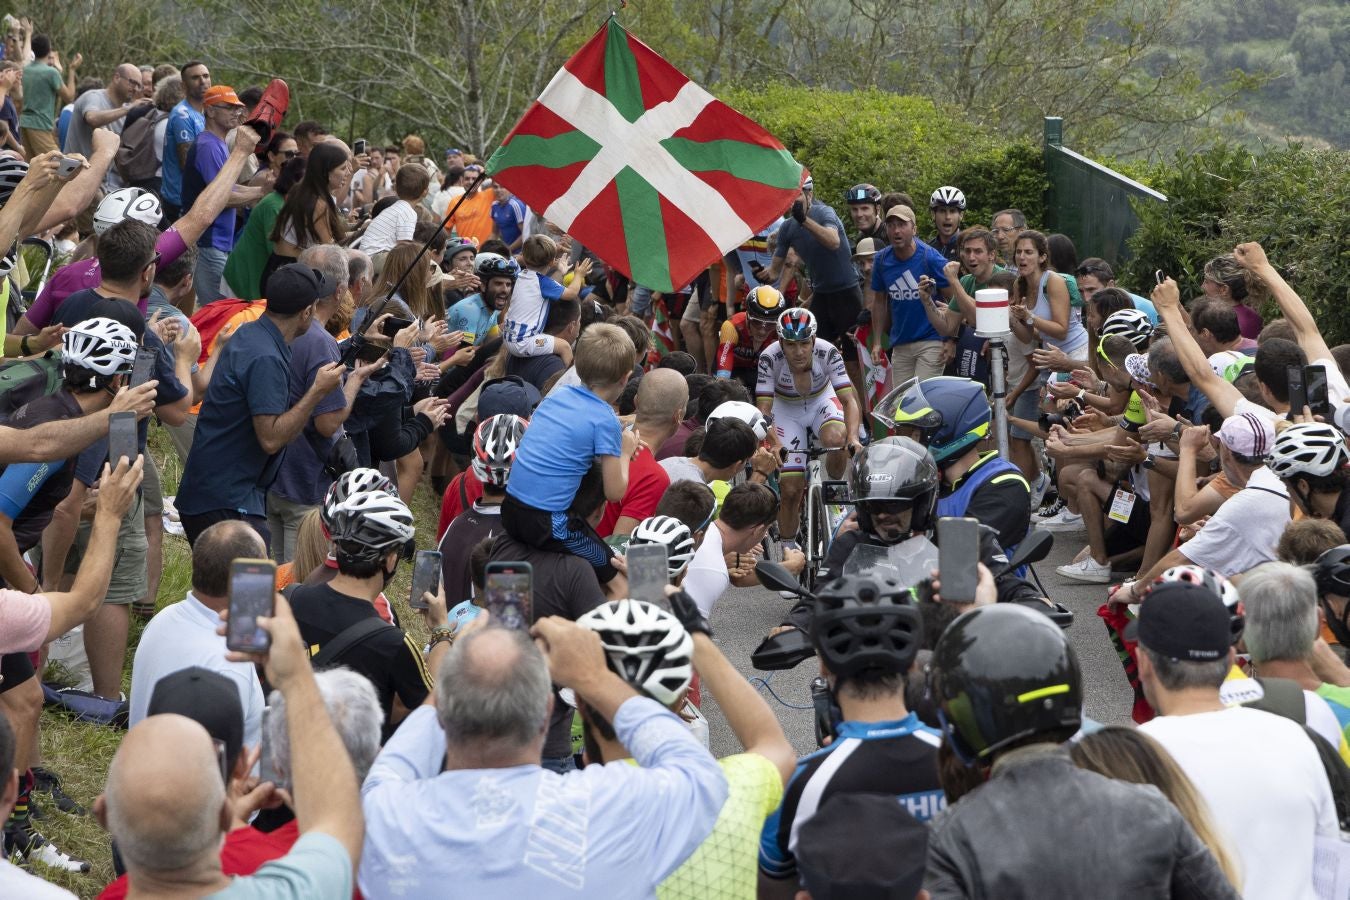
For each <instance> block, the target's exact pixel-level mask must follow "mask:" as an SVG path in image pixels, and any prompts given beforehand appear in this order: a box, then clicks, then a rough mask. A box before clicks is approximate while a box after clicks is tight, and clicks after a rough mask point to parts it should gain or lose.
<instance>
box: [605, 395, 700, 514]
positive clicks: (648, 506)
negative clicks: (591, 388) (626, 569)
mask: <svg viewBox="0 0 1350 900" xmlns="http://www.w3.org/2000/svg"><path fill="white" fill-rule="evenodd" d="M688 402H689V385H688V383H687V382H686V381H685V380H684V376H683V375H681V374H680V373H679V372H676V371H675V370H674V369H653V370H652V371H650V372H648V373H647V374H645V375H643V376H642V383H641V384H639V385H638V391H637V398H636V401H635V403H636V409H637V412H636V414H635V416H634V420H635V421H636V423H637V430H638V440H639V441H640V442H641V443H642V447H641V448H640V449H639V450H638V452H637V454H636V455H635V456H634V457H633V461H632V463H630V464H629V467H628V492H627V493H626V494H624V495H623V499H622V500H620V501H619V502H617V503H607V504H605V514H604V515H603V516H602V517H601V519H600V526H599V527H598V528H596V533H598V534H599V535H600V536H601V537H605V538H607V537H610V536H611V535H625V534H632V533H633V529H634V528H636V527H637V523H639V522H641V521H642V520H643V519H645V518H647V517H648V516H653V515H655V514H656V505H657V504H658V503H660V502H661V495H662V494H664V493H665V492H666V488H668V487H670V475H668V474H667V473H666V470H665V469H663V468H661V464H660V463H658V462H657V461H656V449H657V448H658V447H660V446H661V445H662V444H664V443H665V442H666V441H667V440H669V439H670V436H671V435H672V434H674V433H675V429H677V428H679V427H680V423H681V422H682V421H684V407H685V405H686V404H687V403H688Z"/></svg>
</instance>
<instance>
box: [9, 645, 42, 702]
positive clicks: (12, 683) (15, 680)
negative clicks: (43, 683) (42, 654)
mask: <svg viewBox="0 0 1350 900" xmlns="http://www.w3.org/2000/svg"><path fill="white" fill-rule="evenodd" d="M35 674H37V670H36V669H34V668H33V660H32V659H31V658H29V656H28V654H27V653H6V654H5V655H4V656H0V676H3V677H4V679H5V680H4V681H2V682H0V694H3V693H4V692H5V691H8V690H12V689H14V688H16V687H18V686H19V685H21V684H23V683H24V682H26V681H27V680H28V679H30V678H32V677H33V676H34V675H35Z"/></svg>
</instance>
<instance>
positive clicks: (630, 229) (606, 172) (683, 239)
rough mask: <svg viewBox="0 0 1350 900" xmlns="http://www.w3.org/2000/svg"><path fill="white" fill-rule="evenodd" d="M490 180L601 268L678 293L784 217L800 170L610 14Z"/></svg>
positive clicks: (493, 162) (511, 138)
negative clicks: (565, 234) (572, 241)
mask: <svg viewBox="0 0 1350 900" xmlns="http://www.w3.org/2000/svg"><path fill="white" fill-rule="evenodd" d="M488 172H489V173H490V174H491V175H492V176H493V177H494V178H496V179H497V180H498V181H500V182H501V183H502V184H503V185H505V186H506V187H507V188H508V189H510V191H511V192H512V193H513V194H515V195H516V196H518V197H520V198H521V199H522V200H524V201H525V202H526V203H528V204H529V205H530V207H531V208H532V209H534V210H537V211H541V212H542V213H543V215H544V217H545V218H547V219H548V220H549V221H551V222H552V223H554V224H555V225H557V226H559V227H560V228H562V229H563V230H564V231H566V232H568V233H569V234H571V235H572V237H574V238H575V239H577V240H578V241H580V242H581V243H582V244H584V245H585V246H586V247H588V248H589V249H591V250H593V251H594V252H595V253H596V254H598V255H599V256H600V258H602V259H603V260H605V262H606V263H608V264H609V265H611V266H613V267H614V268H616V269H618V270H619V271H621V272H625V273H627V274H628V275H629V277H631V278H632V279H633V280H634V281H635V282H637V283H638V284H641V285H645V286H646V287H649V288H652V289H653V290H658V291H671V290H675V289H678V288H681V287H683V286H684V285H686V284H688V283H689V282H691V281H692V280H693V279H694V278H695V277H697V276H698V274H699V272H701V271H702V270H703V269H704V268H706V267H707V266H708V265H710V264H711V263H713V262H715V261H716V260H717V259H718V258H720V257H721V256H722V255H723V254H724V253H726V252H727V251H729V250H733V249H735V248H736V247H738V246H740V244H741V243H742V242H744V241H745V240H746V239H747V238H749V237H750V236H751V235H753V234H755V233H757V232H758V231H760V230H761V229H762V228H764V227H765V226H766V225H768V224H769V223H770V222H771V221H773V220H774V219H775V218H777V217H778V216H779V215H781V214H782V213H783V211H784V210H785V209H786V208H787V207H788V206H789V205H790V204H791V203H792V201H793V200H794V199H795V197H796V196H797V190H798V188H799V186H800V185H801V182H802V167H801V165H800V164H799V163H798V162H797V161H796V160H794V159H793V158H792V155H791V154H790V153H788V152H787V150H786V149H784V147H783V145H782V144H781V143H779V142H778V141H777V140H776V139H775V138H774V137H773V135H771V134H769V133H768V132H767V131H765V130H764V129H763V128H761V127H759V125H757V124H755V123H754V122H752V121H751V120H750V119H747V118H746V117H745V116H743V115H741V114H740V113H738V112H736V111H735V110H734V109H732V108H731V107H729V106H727V105H726V104H724V103H722V102H721V101H720V100H718V99H717V98H716V97H714V96H713V95H712V94H709V93H708V92H707V91H705V90H704V89H703V88H701V87H699V86H698V85H697V84H695V83H694V82H692V81H690V80H689V78H688V77H686V76H685V75H684V74H683V73H682V72H680V71H679V70H678V69H676V68H675V67H674V66H672V65H671V64H670V63H668V62H666V61H665V60H664V59H662V58H661V56H660V55H658V54H657V53H656V52H655V51H653V50H652V49H651V48H650V47H648V46H647V45H646V44H644V43H642V42H641V41H639V40H637V39H636V38H634V37H633V36H632V35H631V34H629V33H628V32H627V31H625V30H624V29H623V27H622V26H620V25H619V23H618V22H617V21H615V20H614V18H612V17H611V18H610V19H609V20H608V21H607V22H606V23H605V25H604V26H603V27H601V29H600V30H599V31H598V32H597V33H596V35H595V37H593V38H591V39H590V41H588V42H587V43H586V45H585V46H583V47H582V48H581V49H580V50H578V51H577V53H576V55H574V56H573V57H572V58H571V59H569V60H568V61H567V62H566V63H565V64H564V65H563V67H562V68H561V69H560V70H559V71H558V74H557V75H555V76H553V80H552V81H551V82H549V84H548V87H546V88H545V89H544V92H543V93H542V94H540V95H539V99H538V100H536V101H535V102H534V103H533V104H531V105H530V108H529V109H527V110H526V111H525V115H523V116H521V119H520V121H519V122H517V123H516V127H515V128H514V129H512V131H511V134H510V135H508V136H507V138H506V141H505V143H503V144H502V146H501V147H500V148H499V149H498V150H497V152H496V153H494V154H493V155H492V158H491V159H490V160H489V161H488Z"/></svg>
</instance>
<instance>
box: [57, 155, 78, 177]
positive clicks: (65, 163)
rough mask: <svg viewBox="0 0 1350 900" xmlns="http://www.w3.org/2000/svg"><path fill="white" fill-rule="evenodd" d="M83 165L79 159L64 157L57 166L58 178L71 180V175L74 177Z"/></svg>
mask: <svg viewBox="0 0 1350 900" xmlns="http://www.w3.org/2000/svg"><path fill="white" fill-rule="evenodd" d="M82 165H84V164H83V163H81V162H80V161H79V160H78V159H74V158H73V157H69V156H63V157H61V161H60V162H59V163H57V164H56V176H57V177H58V178H69V177H70V176H71V175H74V174H75V172H76V171H77V170H78V169H79V168H80V166H82Z"/></svg>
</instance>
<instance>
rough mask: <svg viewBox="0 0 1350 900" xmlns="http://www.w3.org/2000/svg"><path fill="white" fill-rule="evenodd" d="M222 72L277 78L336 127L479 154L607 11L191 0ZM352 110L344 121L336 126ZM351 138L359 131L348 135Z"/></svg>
mask: <svg viewBox="0 0 1350 900" xmlns="http://www.w3.org/2000/svg"><path fill="white" fill-rule="evenodd" d="M195 2H196V4H197V8H198V11H199V12H200V13H201V14H202V18H203V19H204V20H205V21H209V22H211V23H212V26H211V27H212V29H213V32H212V34H211V40H210V47H211V49H212V51H213V52H214V53H215V55H216V57H217V59H218V61H219V63H220V64H221V65H223V66H224V67H225V68H226V69H228V70H233V71H234V72H237V73H241V74H244V75H247V76H251V77H253V78H255V79H257V80H259V81H262V80H265V79H267V78H270V77H272V76H274V75H278V76H281V77H284V78H285V79H286V80H287V81H288V82H289V83H290V85H291V87H292V89H293V94H292V96H293V97H296V98H298V100H299V102H301V103H303V104H304V115H305V116H306V117H317V118H321V119H323V120H324V121H325V122H326V124H328V125H329V127H330V128H333V129H335V130H338V131H339V133H341V132H342V131H344V130H349V131H352V132H355V131H356V130H358V129H357V126H358V125H359V126H360V127H361V128H365V129H369V130H370V131H371V132H372V133H375V134H382V135H384V136H385V137H388V138H397V137H400V136H401V134H402V133H403V132H405V131H417V132H419V133H420V134H422V135H423V136H424V137H426V138H427V139H428V141H434V140H443V141H449V142H450V143H453V144H455V145H456V146H460V147H464V148H467V149H470V150H472V151H473V152H475V153H478V154H480V155H484V156H485V155H486V154H487V153H488V152H490V151H491V150H492V149H493V148H494V147H495V146H496V144H497V143H498V142H499V141H500V140H501V139H502V138H503V137H505V135H506V132H507V131H508V130H509V129H510V128H511V126H512V125H513V124H515V121H516V119H517V118H519V117H520V114H521V113H522V112H523V111H524V109H525V107H526V106H527V105H528V104H529V103H530V102H531V101H532V100H534V98H535V97H536V96H538V94H539V92H540V91H541V90H542V89H543V88H544V86H545V85H546V84H547V83H548V80H549V79H550V78H552V77H553V73H554V72H555V71H557V69H558V67H559V66H560V65H561V64H562V62H563V60H564V59H566V57H567V55H568V53H570V52H571V51H572V50H573V49H575V48H576V47H577V46H578V45H580V43H581V42H582V41H583V40H584V39H585V38H586V37H588V36H589V35H590V33H591V32H592V30H593V28H594V26H596V25H597V24H598V23H599V22H601V21H603V12H602V8H604V4H602V3H598V2H595V0H583V2H581V3H576V4H555V3H536V4H528V5H521V4H514V3H507V2H504V0H459V2H456V3H451V4H432V3H427V2H424V0H390V2H386V3H376V4H369V5H367V4H362V5H360V6H336V5H333V4H331V3H327V2H324V0H296V2H292V3H286V4H279V3H272V2H265V0H195ZM343 119H347V120H348V123H349V126H348V128H347V129H342V128H340V127H339V126H340V123H342V121H343ZM350 136H354V133H353V134H352V135H350Z"/></svg>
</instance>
